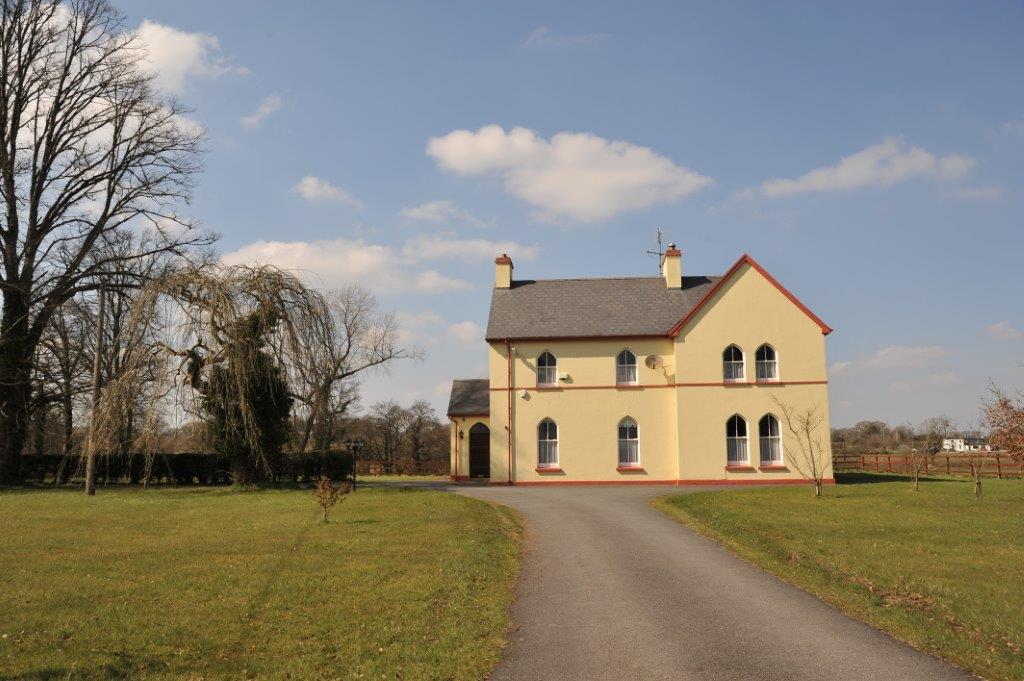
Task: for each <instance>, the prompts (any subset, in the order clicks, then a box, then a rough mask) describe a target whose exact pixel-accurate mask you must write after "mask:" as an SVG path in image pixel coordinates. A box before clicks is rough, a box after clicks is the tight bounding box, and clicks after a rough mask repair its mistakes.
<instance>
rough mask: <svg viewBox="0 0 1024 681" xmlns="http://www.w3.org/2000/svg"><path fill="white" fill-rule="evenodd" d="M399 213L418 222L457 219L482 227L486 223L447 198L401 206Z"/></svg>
mask: <svg viewBox="0 0 1024 681" xmlns="http://www.w3.org/2000/svg"><path fill="white" fill-rule="evenodd" d="M399 215H401V216H402V217H403V218H405V219H407V220H415V221H419V222H453V221H459V222H465V223H467V224H470V225H473V226H474V227H483V226H485V225H486V224H487V223H486V222H484V221H483V220H481V219H479V218H478V217H476V216H474V215H473V214H472V213H470V212H469V211H467V210H463V209H461V208H459V207H458V206H456V205H455V204H454V203H453V202H451V201H448V200H444V201H428V202H427V203H421V204H420V205H418V206H411V207H409V208H403V209H402V210H401V211H400V212H399Z"/></svg>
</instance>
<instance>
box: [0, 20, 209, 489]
mask: <svg viewBox="0 0 1024 681" xmlns="http://www.w3.org/2000/svg"><path fill="white" fill-rule="evenodd" d="M142 50H143V47H142V46H141V45H140V44H138V43H137V42H136V39H135V38H134V37H133V36H132V35H131V34H130V33H127V32H126V31H125V28H124V17H123V16H122V15H121V14H120V13H119V12H117V11H116V10H115V9H114V8H113V7H111V6H110V5H109V4H108V3H107V2H106V0H70V1H68V2H62V1H61V0H0V207H2V210H3V217H2V218H0V292H2V295H3V307H2V312H0V483H4V482H11V481H14V480H16V479H17V478H18V470H19V465H20V455H21V450H22V447H23V445H24V441H25V435H26V429H27V426H28V421H29V417H30V407H31V401H32V383H31V374H32V359H33V357H34V356H35V355H36V349H37V347H38V345H39V343H40V340H41V338H42V337H43V334H44V333H45V331H46V330H47V328H48V327H49V325H50V323H51V321H52V320H53V317H54V315H55V314H56V312H57V310H58V309H59V308H60V307H61V305H63V304H64V303H65V302H67V301H68V300H70V299H71V298H72V297H73V296H75V295H77V294H79V293H82V292H84V291H89V290H94V289H95V288H97V287H98V284H99V277H100V275H107V276H113V275H117V274H119V273H122V272H125V271H126V267H125V265H126V264H127V263H131V262H132V261H134V260H136V259H138V258H144V257H147V256H148V255H151V254H152V253H155V252H177V253H182V252H184V251H185V250H187V249H188V247H189V246H192V245H195V244H198V243H208V242H209V240H210V239H209V237H207V236H206V235H202V234H199V233H197V232H196V231H195V230H193V229H192V227H193V226H192V225H191V224H190V222H189V221H188V220H187V219H183V218H181V217H179V216H178V214H177V212H176V208H177V207H178V206H180V204H181V203H182V202H183V201H187V200H188V199H189V197H190V194H191V189H192V180H193V178H194V176H195V174H196V173H197V172H198V169H199V164H198V156H199V152H200V143H201V139H202V130H201V129H199V127H198V126H196V125H195V124H194V123H191V122H190V121H188V120H187V119H186V118H184V116H183V115H182V114H183V110H182V109H181V107H180V106H179V105H178V104H177V103H176V102H174V101H170V100H167V99H165V98H162V97H161V96H160V95H159V93H157V92H156V91H155V90H154V88H153V85H152V75H150V74H147V73H145V72H143V71H142V70H140V69H139V67H138V64H139V63H140V61H141V59H140V58H141V56H142ZM127 227H134V228H135V229H147V230H149V232H150V234H151V236H152V239H151V241H149V242H148V246H147V247H146V249H145V250H142V251H137V252H129V253H127V254H125V253H119V254H111V255H108V256H104V257H98V258H92V257H90V256H91V254H93V253H94V252H95V251H96V249H97V248H98V247H99V246H100V245H102V244H105V243H109V242H110V241H111V240H113V239H115V238H116V235H117V234H119V233H121V231H122V230H123V229H124V228H127Z"/></svg>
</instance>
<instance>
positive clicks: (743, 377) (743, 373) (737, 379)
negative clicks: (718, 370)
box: [722, 343, 747, 383]
mask: <svg viewBox="0 0 1024 681" xmlns="http://www.w3.org/2000/svg"><path fill="white" fill-rule="evenodd" d="M730 348H736V350H738V351H739V353H740V358H739V359H726V358H725V353H726V352H728V351H729V350H730ZM737 368H738V369H739V376H736V375H735V374H736V369H737ZM730 373H732V374H733V376H731V377H730V376H729V374H730ZM722 379H723V380H724V381H725V382H726V383H746V381H747V354H746V353H745V352H743V348H741V347H740V346H738V345H736V344H735V343H730V344H729V345H727V346H726V347H725V350H722Z"/></svg>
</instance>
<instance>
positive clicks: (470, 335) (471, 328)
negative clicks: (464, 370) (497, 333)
mask: <svg viewBox="0 0 1024 681" xmlns="http://www.w3.org/2000/svg"><path fill="white" fill-rule="evenodd" d="M447 334H448V335H449V336H451V337H452V338H454V339H455V340H456V342H458V343H461V344H462V345H465V346H468V347H472V346H474V345H477V344H482V343H483V340H484V329H483V327H482V326H480V325H479V324H477V323H476V322H471V321H465V322H457V323H455V324H452V325H451V326H449V327H448V330H447Z"/></svg>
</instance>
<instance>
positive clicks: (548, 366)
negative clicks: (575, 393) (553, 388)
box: [537, 352, 558, 385]
mask: <svg viewBox="0 0 1024 681" xmlns="http://www.w3.org/2000/svg"><path fill="white" fill-rule="evenodd" d="M556 383H558V361H557V360H556V359H555V356H554V355H552V354H551V353H550V352H545V353H543V354H541V356H540V357H538V358H537V385H555V384H556Z"/></svg>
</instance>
